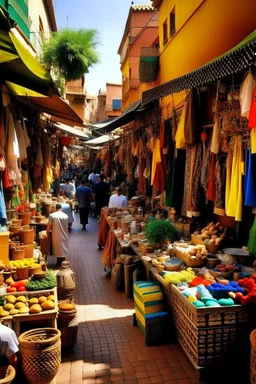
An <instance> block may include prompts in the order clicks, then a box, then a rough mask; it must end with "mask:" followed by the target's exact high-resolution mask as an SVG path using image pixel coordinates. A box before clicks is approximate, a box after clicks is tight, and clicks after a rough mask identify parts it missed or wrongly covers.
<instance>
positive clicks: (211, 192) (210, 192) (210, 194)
mask: <svg viewBox="0 0 256 384" xmlns="http://www.w3.org/2000/svg"><path fill="white" fill-rule="evenodd" d="M215 165H216V155H215V154H214V153H212V154H211V160H210V177H209V183H208V188H207V195H206V197H207V199H208V200H211V201H215V196H216V184H215Z"/></svg>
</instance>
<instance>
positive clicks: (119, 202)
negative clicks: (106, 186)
mask: <svg viewBox="0 0 256 384" xmlns="http://www.w3.org/2000/svg"><path fill="white" fill-rule="evenodd" d="M127 205H128V201H127V197H126V196H124V195H122V188H121V187H117V188H116V193H115V194H114V195H112V196H110V199H109V204H108V206H109V208H124V207H127Z"/></svg>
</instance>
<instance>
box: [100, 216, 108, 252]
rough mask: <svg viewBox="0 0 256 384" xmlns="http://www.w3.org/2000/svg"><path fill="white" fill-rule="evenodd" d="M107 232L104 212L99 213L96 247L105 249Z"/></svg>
mask: <svg viewBox="0 0 256 384" xmlns="http://www.w3.org/2000/svg"><path fill="white" fill-rule="evenodd" d="M108 232H109V225H108V221H107V218H106V215H105V213H104V211H101V217H100V228H99V234H98V245H101V246H102V247H105V245H106V242H107V238H108Z"/></svg>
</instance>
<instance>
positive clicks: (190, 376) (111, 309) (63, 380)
mask: <svg viewBox="0 0 256 384" xmlns="http://www.w3.org/2000/svg"><path fill="white" fill-rule="evenodd" d="M75 216H76V221H75V223H74V227H73V229H72V230H71V232H70V241H69V255H70V256H69V260H70V262H71V267H72V269H73V271H74V272H75V276H76V284H77V289H76V304H77V309H78V318H79V331H78V341H77V345H76V347H75V349H74V352H73V353H71V354H70V355H68V356H66V357H64V358H63V359H62V364H61V368H60V370H59V373H58V375H57V377H56V384H69V383H70V384H80V383H83V384H94V383H96V384H106V383H115V384H151V383H152V384H153V383H162V384H163V383H170V384H193V383H194V384H196V383H198V382H199V381H198V379H197V375H196V373H195V371H194V370H193V368H192V366H191V364H190V363H189V361H188V359H187V358H186V356H185V354H184V353H183V351H182V349H181V348H180V347H179V345H177V344H173V343H172V344H168V345H163V346H157V347H147V346H146V345H145V342H144V336H143V334H142V332H141V331H140V329H139V328H137V327H133V319H132V314H133V300H127V299H126V298H125V295H124V293H123V292H119V291H116V290H115V289H114V287H113V286H112V284H111V281H110V279H109V278H108V277H106V276H105V273H104V268H103V266H102V264H101V255H102V251H99V250H98V249H97V234H98V223H97V220H96V219H90V223H89V225H88V230H87V231H83V230H82V229H81V226H80V225H79V224H78V217H77V214H75Z"/></svg>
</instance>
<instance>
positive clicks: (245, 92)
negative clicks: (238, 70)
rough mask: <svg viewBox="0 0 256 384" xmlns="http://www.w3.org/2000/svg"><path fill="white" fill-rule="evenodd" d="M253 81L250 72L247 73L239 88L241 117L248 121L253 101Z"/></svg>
mask: <svg viewBox="0 0 256 384" xmlns="http://www.w3.org/2000/svg"><path fill="white" fill-rule="evenodd" d="M255 83H256V82H255V80H254V78H253V75H252V73H251V71H249V72H247V75H246V77H245V79H244V81H243V83H242V84H241V87H240V106H241V116H244V117H246V118H247V119H248V117H249V114H250V109H251V105H252V101H253V93H254V88H255Z"/></svg>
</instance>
